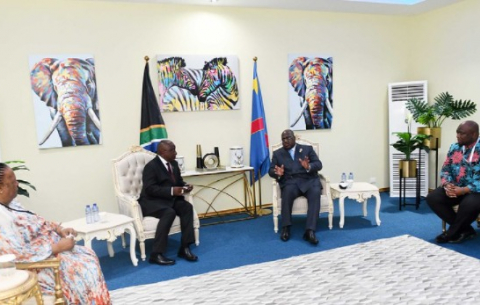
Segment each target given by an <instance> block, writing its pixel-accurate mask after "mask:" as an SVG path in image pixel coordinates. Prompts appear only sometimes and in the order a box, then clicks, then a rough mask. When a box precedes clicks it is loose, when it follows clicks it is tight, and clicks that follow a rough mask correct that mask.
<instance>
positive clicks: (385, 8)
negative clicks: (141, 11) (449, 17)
mask: <svg viewBox="0 0 480 305" xmlns="http://www.w3.org/2000/svg"><path fill="white" fill-rule="evenodd" d="M87 1H117V2H154V3H167V4H187V5H208V6H223V7H225V6H229V7H254V8H276V9H287V10H307V11H330V12H346V13H364V14H385V15H415V14H420V13H424V12H428V11H432V10H435V9H437V8H440V7H444V6H448V5H450V4H453V3H457V2H460V1H463V0H424V1H423V2H421V3H418V4H415V5H398V4H381V3H366V2H358V1H359V0H355V1H348V0H218V2H217V3H211V1H210V0H87Z"/></svg>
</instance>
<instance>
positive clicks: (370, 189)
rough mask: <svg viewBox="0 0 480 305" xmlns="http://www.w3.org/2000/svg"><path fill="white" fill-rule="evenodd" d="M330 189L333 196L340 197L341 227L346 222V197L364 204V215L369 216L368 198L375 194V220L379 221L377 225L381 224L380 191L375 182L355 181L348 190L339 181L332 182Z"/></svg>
mask: <svg viewBox="0 0 480 305" xmlns="http://www.w3.org/2000/svg"><path fill="white" fill-rule="evenodd" d="M330 191H331V193H332V198H333V199H337V198H339V199H340V200H339V207H340V223H339V226H340V228H343V225H344V223H345V208H344V201H345V198H350V199H353V200H356V201H358V202H360V203H362V204H363V216H367V200H368V198H370V197H372V196H374V197H375V198H376V205H375V220H376V222H377V226H379V225H380V223H381V221H380V216H379V213H380V204H381V199H380V193H379V191H378V187H376V186H375V185H373V184H370V183H366V182H354V183H353V185H352V187H351V188H349V189H346V190H342V189H341V188H340V187H339V186H338V183H330Z"/></svg>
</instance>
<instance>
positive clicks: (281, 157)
mask: <svg viewBox="0 0 480 305" xmlns="http://www.w3.org/2000/svg"><path fill="white" fill-rule="evenodd" d="M282 145H283V148H280V149H277V150H276V151H274V152H273V158H272V163H271V164H270V170H269V172H268V174H269V175H270V177H272V178H274V179H277V181H278V183H279V184H280V188H281V191H282V232H281V234H280V239H281V240H283V241H288V240H289V239H290V226H291V225H292V207H293V201H294V200H295V199H296V198H297V197H300V196H305V198H307V201H308V211H307V223H306V226H305V234H304V235H303V239H305V240H307V241H308V242H310V243H311V244H314V245H316V244H318V239H317V237H316V236H315V231H316V228H317V219H318V214H319V212H320V196H321V193H322V184H321V183H320V179H319V177H318V171H319V170H321V169H322V162H321V161H320V160H319V159H318V156H317V154H316V153H315V151H314V150H313V148H312V147H311V146H309V145H301V144H296V143H295V135H294V134H293V131H291V130H290V129H287V130H285V131H283V132H282Z"/></svg>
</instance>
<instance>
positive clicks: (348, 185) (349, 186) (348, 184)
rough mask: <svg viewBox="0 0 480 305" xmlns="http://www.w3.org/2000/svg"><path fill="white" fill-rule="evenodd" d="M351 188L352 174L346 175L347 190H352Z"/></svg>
mask: <svg viewBox="0 0 480 305" xmlns="http://www.w3.org/2000/svg"><path fill="white" fill-rule="evenodd" d="M352 186H353V173H352V172H350V174H348V180H347V188H352Z"/></svg>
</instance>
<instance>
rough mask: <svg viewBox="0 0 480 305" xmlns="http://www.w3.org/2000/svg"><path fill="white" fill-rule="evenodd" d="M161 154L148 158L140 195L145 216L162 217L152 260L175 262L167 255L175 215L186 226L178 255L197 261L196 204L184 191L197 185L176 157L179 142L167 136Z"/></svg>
mask: <svg viewBox="0 0 480 305" xmlns="http://www.w3.org/2000/svg"><path fill="white" fill-rule="evenodd" d="M157 155H158V156H157V157H155V158H154V159H153V160H151V161H150V162H148V163H147V164H146V165H145V168H144V170H143V188H142V192H141V194H140V198H139V199H138V201H139V203H140V206H141V207H142V213H143V215H144V216H152V217H155V218H158V219H160V221H159V222H158V225H157V231H156V233H155V239H154V242H153V250H152V253H151V254H150V259H149V262H150V263H152V264H159V265H173V264H175V260H173V259H170V258H168V257H166V256H165V255H164V253H165V250H166V248H167V240H168V232H169V231H170V227H171V226H172V223H173V221H174V220H175V217H176V216H177V215H178V216H179V217H180V226H181V230H182V240H181V246H180V249H179V250H178V257H181V258H184V259H186V260H187V261H191V262H194V261H197V259H198V258H197V256H196V255H195V254H193V253H192V252H191V251H190V245H191V244H193V243H194V241H195V236H194V231H193V207H192V205H191V204H190V203H189V202H188V201H186V200H185V198H184V197H183V195H184V194H185V193H188V192H190V191H191V190H192V189H193V186H192V185H189V184H186V183H185V182H184V181H183V179H182V176H181V175H180V168H179V167H178V163H177V161H175V157H176V156H177V152H176V151H175V144H173V142H172V141H169V140H163V141H162V142H160V144H159V145H158V149H157Z"/></svg>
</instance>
